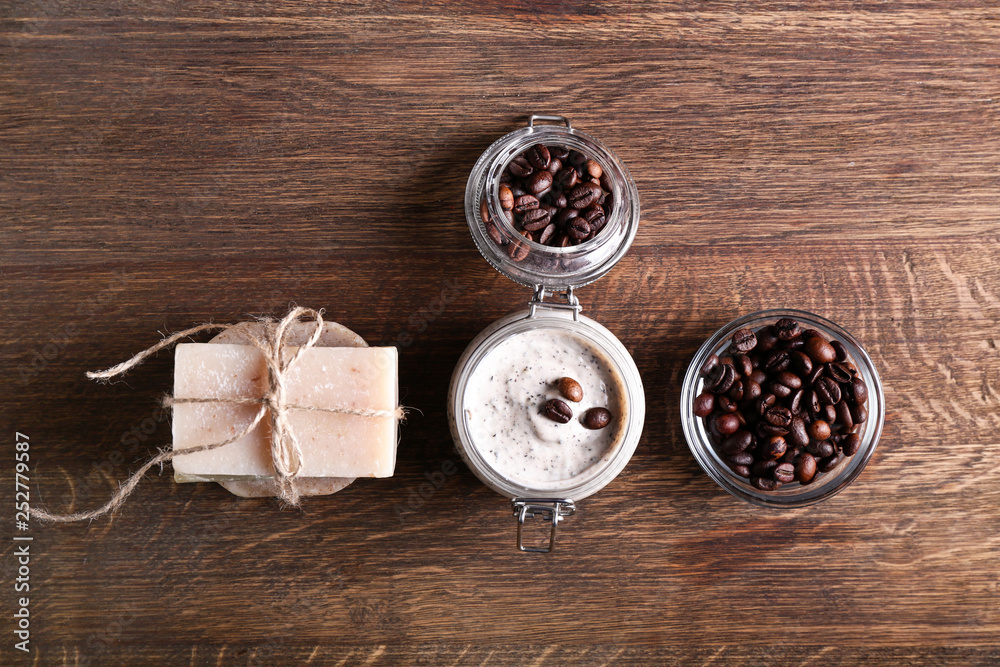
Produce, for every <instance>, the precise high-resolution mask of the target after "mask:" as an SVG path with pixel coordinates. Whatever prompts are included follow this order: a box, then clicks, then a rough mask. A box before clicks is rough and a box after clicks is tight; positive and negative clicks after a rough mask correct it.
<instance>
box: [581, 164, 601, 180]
mask: <svg viewBox="0 0 1000 667" xmlns="http://www.w3.org/2000/svg"><path fill="white" fill-rule="evenodd" d="M583 172H584V173H585V174H587V176H590V177H591V178H596V179H598V180H600V178H601V175H602V174H604V170H603V169H601V165H600V164H599V163H598V162H597V160H587V161H586V162H584V163H583Z"/></svg>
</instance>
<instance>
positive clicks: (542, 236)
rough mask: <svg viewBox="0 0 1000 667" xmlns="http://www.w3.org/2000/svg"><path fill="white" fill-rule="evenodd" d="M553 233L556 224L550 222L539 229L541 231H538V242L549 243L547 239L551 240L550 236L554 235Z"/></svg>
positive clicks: (554, 232)
mask: <svg viewBox="0 0 1000 667" xmlns="http://www.w3.org/2000/svg"><path fill="white" fill-rule="evenodd" d="M555 235H556V225H555V223H552V222H550V223H549V224H548V225H546V227H545V228H544V229H543V230H542V231H541V233H539V235H538V242H539V243H541V244H542V245H549V241H551V240H552V237H554V236H555Z"/></svg>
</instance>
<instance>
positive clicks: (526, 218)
mask: <svg viewBox="0 0 1000 667" xmlns="http://www.w3.org/2000/svg"><path fill="white" fill-rule="evenodd" d="M551 221H552V216H550V215H549V212H548V211H546V210H545V209H544V208H533V209H531V210H530V211H525V212H524V215H523V216H521V227H522V228H523V229H526V230H528V231H529V232H535V231H538V230H539V229H544V228H545V227H547V226H548V224H549V223H550V222H551Z"/></svg>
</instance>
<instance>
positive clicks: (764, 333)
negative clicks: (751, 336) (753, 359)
mask: <svg viewBox="0 0 1000 667" xmlns="http://www.w3.org/2000/svg"><path fill="white" fill-rule="evenodd" d="M778 340H779V339H778V336H777V335H776V334H775V333H774V328H773V327H766V328H764V329H761V330H760V331H758V332H757V349H758V350H759V351H761V352H769V351H771V350H773V349H774V348H775V346H776V345H777V344H778Z"/></svg>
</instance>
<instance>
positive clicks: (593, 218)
mask: <svg viewBox="0 0 1000 667" xmlns="http://www.w3.org/2000/svg"><path fill="white" fill-rule="evenodd" d="M580 217H581V218H582V219H584V220H586V221H587V222H588V223H589V224H590V229H591V233H596V232H599V231H601V230H602V229H604V225H605V224H607V218H606V217H605V216H604V209H602V208H601V207H600V206H596V207H595V206H591V207H590V208H585V209H584V210H582V211H580Z"/></svg>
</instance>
